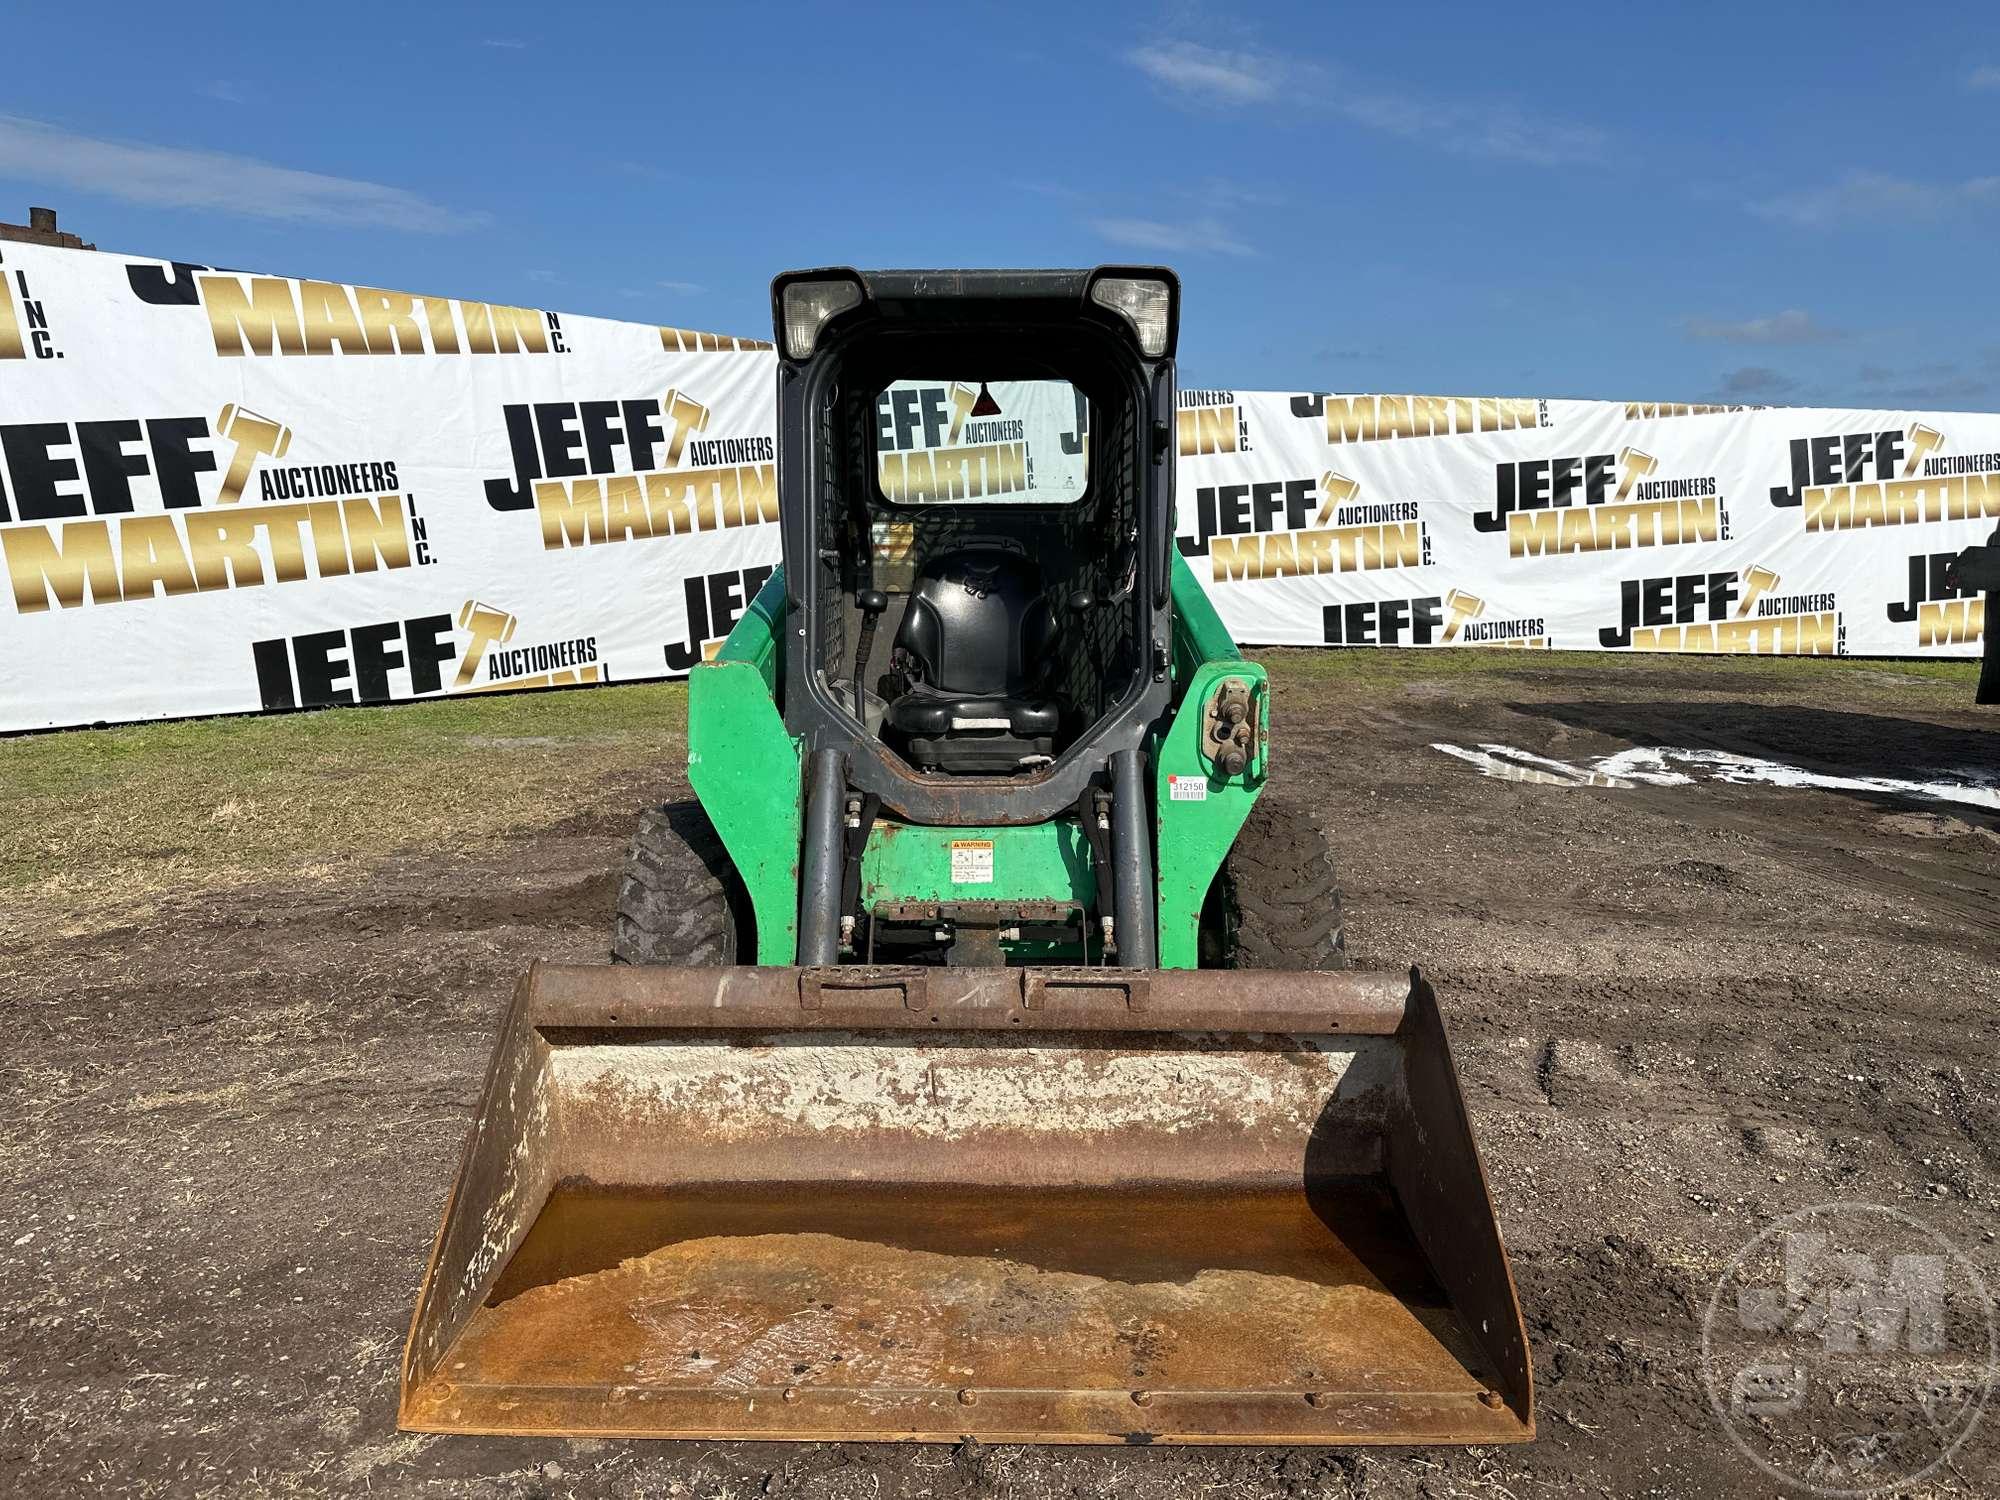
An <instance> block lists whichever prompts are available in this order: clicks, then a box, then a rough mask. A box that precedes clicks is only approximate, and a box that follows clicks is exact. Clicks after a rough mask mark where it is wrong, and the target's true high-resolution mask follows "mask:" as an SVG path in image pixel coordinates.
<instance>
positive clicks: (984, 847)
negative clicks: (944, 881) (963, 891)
mask: <svg viewBox="0 0 2000 1500" xmlns="http://www.w3.org/2000/svg"><path fill="white" fill-rule="evenodd" d="M951 883H952V884H953V885H991V884H993V840H991V839H953V840H952V841H951Z"/></svg>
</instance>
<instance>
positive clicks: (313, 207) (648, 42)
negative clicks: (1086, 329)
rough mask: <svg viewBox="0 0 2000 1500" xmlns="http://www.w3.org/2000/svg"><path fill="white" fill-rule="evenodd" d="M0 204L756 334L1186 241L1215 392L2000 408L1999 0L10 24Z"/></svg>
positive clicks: (556, 12)
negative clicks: (821, 267)
mask: <svg viewBox="0 0 2000 1500" xmlns="http://www.w3.org/2000/svg"><path fill="white" fill-rule="evenodd" d="M0 38H4V40H0V51H4V52H5V53H6V54H7V55H8V56H9V58H10V66H9V67H8V68H7V70H6V79H7V81H6V86H5V92H4V94H0V218H5V219H9V220H14V221H19V220H21V219H24V218H25V217H26V209H27V206H28V204H29V203H30V202H33V203H46V204H51V205H54V206H55V207H57V208H58V209H59V210H60V211H61V214H62V220H63V225H64V227H65V228H69V229H73V230H76V231H77V232H79V233H81V234H83V235H84V237H85V238H86V239H90V240H94V241H95V242H96V243H97V244H98V245H100V246H101V247H103V248H104V249H107V250H121V251H129V252H135V253H141V254H150V255H160V256H167V257H172V258H177V259H184V260H195V261H203V262H207V263H210V264H217V265H228V266H234V267H239V268H243V269H255V270H268V271H276V272H282V273H286V274H290V275H298V276H315V277H324V278H328V279H334V280H342V281H351V282H362V283H368V284H374V285H381V286H390V287H396V288H401V289H407V290H412V291H421V292H435V293H444V294H448V295H455V296H465V297H476V298H482V299H489V300H495V301H506V302H514V303H522V304H528V305H534V306H542V307H551V308H557V309H561V310H563V311H568V312H577V313H592V314H597V315H601V316H606V317H619V318H632V319H636V320H640V321H646V322H669V323H676V324H681V325H684V326H693V327H701V328H709V329H716V330H720V331H724V332H734V333H751V334H759V335H764V336H768V330H769V312H768V305H769V304H768V300H767V290H766V289H767V286H768V282H769V279H770V276H771V275H772V274H773V273H774V272H776V271H778V270H781V269H785V268H789V267H792V266H798V265H815V264H825V263H836V262H845V263H852V264H857V265H898V266H908V265H993V264H1004V265H1071V264H1090V263H1095V262H1098V261H1106V260H1164V261H1166V262H1167V263H1169V264H1171V265H1173V266H1174V267H1176V268H1177V269H1178V270H1179V271H1180V273H1181V275H1182V277H1183V278H1184V281H1185V283H1186V300H1185V304H1184V318H1183V332H1182V345H1181V376H1182V383H1183V384H1184V385H1191V386H1223V387H1237V388H1242V389H1311V388H1319V389H1334V390H1360V391H1366V390H1379V391H1392V390H1393V391H1429V392H1445V393H1467V394H1507V395H1547V396H1592V397H1609V398H1629V399H1649V400H1717V399H1720V400H1739V401H1772V402H1815V403H1825V404H1835V405H1856V406H1872V405H1883V406H1918V407H1924V406H1928V407H1937V408H1945V409H1950V408H1987V409H1990V408H1993V407H1994V406H1995V404H1996V402H2000V319H1996V316H1995V314H1996V311H1997V310H2000V309H1996V302H2000V296H1996V290H1995V287H1996V281H2000V277H1996V272H1995V264H1996V256H1995V253H1994V249H1993V245H1992V239H1993V236H1994V234H1995V232H1996V229H2000V152H1996V146H2000V7H1995V6H1993V5H1992V4H1990V3H1989V4H1985V5H1966V6H1956V5H1929V6H1925V7H1922V8H1921V9H1912V8H1907V7H1906V8H1903V9H1900V10H1899V9H1895V8H1888V9H1885V8H1884V7H1882V6H1881V5H1880V4H1871V5H1866V6H1862V5H1852V6H1850V5H1844V4H1831V3H1821V4H1812V5H1805V4H1799V5H1781V4H1757V3H1742V0H1738V3H1736V4H1732V5H1716V6H1701V5H1685V6H1674V5H1663V6H1639V7H1628V6H1612V5H1605V4H1602V3H1598V4H1592V5H1575V6H1565V5H1556V4H1538V5H1512V6H1506V5H1494V4H1492V3H1490V0H1489V3H1485V4H1479V5H1466V6H1456V5H1452V4H1445V3H1432V4H1426V5H1420V6H1396V5H1383V4H1380V3H1375V4H1367V5H1354V4H1299V5H1270V6H1261V7H1259V6H1242V7H1236V6H1225V5H1221V4H1213V5H1208V6H1192V5H1165V6H1157V5H1155V6H1130V7H1125V6H1118V7H1114V6H1110V5H1103V6H1093V5H1088V4H1082V3H1078V0H1069V3H1065V4H982V3H978V0H934V3H931V4H927V5H922V6H890V5H882V6H869V5H822V6H807V5H793V6H784V5H754V4H733V5H731V4H710V5H702V6H668V5H637V4H634V5H583V4H576V5H569V6H558V5H550V4H538V5H508V4H493V5H483V6H479V7H476V8H466V9H449V8H446V7H443V6H435V7H432V6H423V5H413V4H408V3H405V4H401V5H375V4H369V3H341V4H338V5H311V6H305V5H299V6H290V5H271V4H260V5H256V6H239V5H228V4H209V5H204V6H201V7H199V8H198V9H196V10H182V9H176V8H173V7H163V6H151V7H145V8H139V7H133V8H131V9H129V10H123V11H121V10H120V9H118V8H114V7H94V6H85V5H79V4H76V3H74V0H72V3H69V4H64V5H45V4H37V3H16V0H8V3H6V4H4V5H0Z"/></svg>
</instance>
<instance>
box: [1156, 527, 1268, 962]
mask: <svg viewBox="0 0 2000 1500" xmlns="http://www.w3.org/2000/svg"><path fill="white" fill-rule="evenodd" d="M1172 586H1173V600H1174V643H1173V664H1174V679H1175V689H1176V692H1177V693H1178V695H1179V699H1180V708H1179V709H1178V710H1177V711H1176V712H1175V714H1174V717H1173V721H1172V723H1171V724H1169V725H1168V727H1167V731H1166V733H1165V734H1164V735H1162V736H1161V737H1160V739H1159V740H1158V741H1157V743H1156V744H1155V745H1154V748H1153V808H1154V828H1155V846H1154V856H1153V861H1154V868H1155V870H1156V872H1157V875H1158V880H1159V907H1158V912H1159V924H1160V967H1161V968H1163V969H1192V968H1196V967H1198V966H1199V964H1200V960H1201V944H1200V933H1201V908H1202V903H1203V902H1204V901H1205V900H1206V899H1207V897H1208V888H1209V886H1210V885H1212V884H1213V883H1214V881H1215V876H1216V872H1217V871H1218V870H1220V869H1221V868H1222V861H1223V858H1224V856H1226V855H1227V854H1228V853H1229V850H1230V847H1231V846H1232V845H1233V844H1234V843H1235V842H1236V837H1237V835H1238V834H1239V833H1240V832H1241V831H1242V829H1243V820H1244V819H1245V818H1247V817H1249V816H1250V809H1251V807H1252V806H1253V805H1255V803H1256V801H1257V796H1258V794H1259V793H1260V792H1261V791H1263V789H1264V781H1265V778H1266V777H1268V776H1269V774H1270V760H1271V739H1270V735H1271V691H1270V680H1269V677H1268V675H1267V674H1266V672H1265V671H1264V669H1263V667H1261V666H1259V665H1258V664H1257V663H1256V662H1253V661H1248V660H1246V659H1245V658H1244V656H1243V653H1242V652H1240V651H1238V650H1237V649H1236V643H1235V641H1233V640H1232V639H1230V635H1229V631H1228V629H1227V628H1226V627H1225V626H1224V625H1223V623H1222V618H1221V616H1219V615H1218V614H1216V612H1215V606H1214V605H1213V604H1211V603H1210V602H1209V599H1208V595H1207V594H1206V593H1205V592H1203V590H1202V587H1201V584H1200V583H1199V582H1197V581H1196V579H1195V576H1194V573H1193V572H1192V571H1191V570H1190V569H1189V568H1188V565H1187V561H1186V559H1184V558H1183V557H1182V556H1181V555H1180V553H1179V552H1178V551H1176V552H1175V553H1174V561H1173V574H1172ZM1231 677H1235V678H1240V679H1241V680H1242V681H1243V682H1244V683H1246V684H1248V686H1249V688H1250V703H1251V710H1252V713H1253V714H1254V716H1255V718H1256V722H1257V750H1256V753H1255V754H1254V755H1252V756H1251V757H1250V761H1249V763H1248V764H1247V765H1245V766H1244V768H1243V770H1242V772H1241V773H1240V774H1238V775H1236V776H1224V775H1223V774H1222V773H1221V772H1220V771H1218V770H1217V769H1216V768H1215V765H1214V763H1213V762H1211V761H1210V760H1209V759H1208V757H1207V756H1206V755H1204V754H1203V753H1202V739H1201V732H1202V716H1203V711H1204V709H1205V707H1206V705H1207V703H1208V701H1209V699H1211V698H1212V697H1214V696H1215V692H1216V689H1218V688H1219V687H1221V685H1222V684H1223V682H1224V681H1225V680H1226V679H1228V678H1231Z"/></svg>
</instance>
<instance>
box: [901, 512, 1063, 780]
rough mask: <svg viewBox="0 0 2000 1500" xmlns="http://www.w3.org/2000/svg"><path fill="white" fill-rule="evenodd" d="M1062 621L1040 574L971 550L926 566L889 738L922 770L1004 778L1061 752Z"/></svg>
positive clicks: (1024, 563)
mask: <svg viewBox="0 0 2000 1500" xmlns="http://www.w3.org/2000/svg"><path fill="white" fill-rule="evenodd" d="M1056 637H1057V627H1056V619H1055V615H1054V613H1053V612H1052V611H1051V610H1050V608H1049V603H1048V599H1047V597H1046V595H1045V594H1044V593H1043V589H1042V573H1041V569H1040V568H1038V567H1037V566H1035V564H1034V563H1033V562H1031V561H1029V560H1028V559H1027V558H1025V557H1022V556H1020V555H1019V554H1018V553H1013V552H1007V551H1003V550H1001V549H999V548H996V547H977V546H974V547H965V548H962V549H959V550H957V551H952V552H943V553H939V554H938V555H937V556H935V557H933V558H931V559H930V560H929V561H928V562H926V563H925V564H924V567H923V570H922V571H921V572H920V573H919V574H918V575H917V579H916V583H915V585H914V586H913V587H912V588H911V590H910V604H909V608H908V609H907V610H906V611H905V612H904V615H903V624H902V628H901V629H899V630H898V631H897V632H896V642H895V649H894V650H893V652H892V653H891V655H890V676H889V681H888V682H887V683H886V684H885V686H886V687H887V688H888V689H889V690H890V692H891V693H892V694H893V696H892V698H891V701H890V703H889V706H888V709H887V711H886V712H885V713H884V714H883V717H882V738H883V739H884V740H885V741H887V742H888V744H889V745H890V746H891V748H893V749H895V750H896V751H897V752H898V753H900V754H901V755H902V756H903V758H904V759H905V760H907V761H909V762H910V764H911V765H913V766H915V767H917V769H919V770H923V771H947V772H954V773H957V774H960V775H996V774H998V775H1004V774H1006V773H1009V772H1013V771H1018V770H1021V769H1023V767H1024V766H1032V765H1034V764H1037V763H1046V761H1047V759H1048V758H1049V757H1051V756H1053V754H1054V753H1055V736H1056V730H1057V726H1058V725H1059V724H1060V723H1061V721H1062V713H1061V709H1060V706H1059V705H1058V703H1057V701H1056V698H1055V696H1054V695H1053V694H1052V693H1051V692H1050V691H1049V688H1048V680H1049V677H1050V676H1051V674H1052V673H1053V671H1054V667H1055V644H1056Z"/></svg>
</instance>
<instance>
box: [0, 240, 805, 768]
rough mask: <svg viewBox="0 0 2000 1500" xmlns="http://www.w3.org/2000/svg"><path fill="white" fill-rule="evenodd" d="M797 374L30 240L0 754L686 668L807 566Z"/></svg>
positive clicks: (5, 447)
mask: <svg viewBox="0 0 2000 1500" xmlns="http://www.w3.org/2000/svg"><path fill="white" fill-rule="evenodd" d="M768 348H769V345H768V344H759V343H756V342H754V341H749V340H737V339H733V338H718V337H715V336H713V335H704V334H694V333H688V332H684V331H682V330H678V329H671V328H658V327H653V326H647V325H640V324H632V323H616V322H609V321H606V320H604V319H599V318H569V317H562V316H559V315H557V314H555V313H547V312H541V311H537V310H532V309H526V308H511V307H496V306H490V305H488V304H485V303H479V302H467V301H461V300H456V299H450V298H441V297H411V296H407V295H404V294H401V293H395V292H384V291H378V290H374V289H372V288H366V287H352V286H342V285H337V284H334V283H328V282H315V281H298V280H288V279H285V278H282V277H267V276H251V275H243V274H238V273H234V272H226V271H211V270H208V269H206V268H202V267H195V266H187V265H171V264H166V263H163V262H158V261H141V260H132V259H128V258H125V257H119V256H112V255H99V254H88V253H83V252H78V251H71V250H56V249H43V248H39V247H34V246H24V245H13V244H9V245H5V246H0V553H4V560H5V566H6V574H7V584H6V594H5V597H4V600H0V663H4V667H0V729H33V728H42V727H47V726H53V725H63V724H82V723H91V722H95V721H114V722H115V721H119V720H130V719H144V718H156V717H164V716H171V715H184V714H207V713H225V712H232V711H239V710H255V709H259V708H289V707H295V706H296V707H304V706H311V705H316V704H330V703H352V702H383V701H390V700H395V699H405V698H421V697H430V696H435V695H439V694H448V693H454V692H473V691H481V690H485V689H491V688H510V687H523V686H534V685H538V684H558V683H566V682H592V681H596V682H604V681H611V682H618V681H629V680H632V679H635V678H643V677H659V676H662V675H665V674H667V673H670V672H675V671H685V670H686V669H687V668H688V667H689V666H690V665H691V664H692V663H693V662H694V661H696V660H698V659H700V656H701V653H702V650H703V647H704V646H706V645H711V644H712V643H713V642H715V641H716V640H718V639H720V638H721V637H722V636H724V635H726V634H727V633H728V631H729V628H730V627H731V626H732V625H733V624H734V623H735V620H736V618H737V616H738V614H739V613H740V612H741V610H742V608H743V606H744V604H745V602H746V601H747V599H748V598H749V597H750V596H751V595H753V594H754V593H755V592H756V590H757V588H758V587H759V586H760V585H761V583H762V582H763V580H764V579H765V578H766V577H768V576H769V572H770V569H771V568H772V566H773V565H774V564H775V563H776V561H777V557H778V528H777V525H776V520H777V490H776V484H775V476H776V467H775V459H776V455H775V453H774V451H773V431H772V427H773V414H774V366H773V360H772V356H771V355H770V354H769V353H767V352H759V351H764V350H768Z"/></svg>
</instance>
